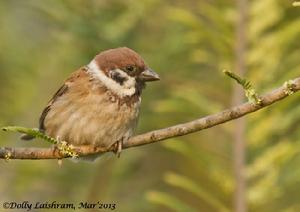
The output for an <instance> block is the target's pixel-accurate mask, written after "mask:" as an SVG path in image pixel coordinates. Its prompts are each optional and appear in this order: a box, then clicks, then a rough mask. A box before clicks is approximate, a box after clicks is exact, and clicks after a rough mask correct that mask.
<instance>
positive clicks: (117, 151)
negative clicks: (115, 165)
mask: <svg viewBox="0 0 300 212" xmlns="http://www.w3.org/2000/svg"><path fill="white" fill-rule="evenodd" d="M122 145H123V141H122V140H120V141H117V142H116V143H115V147H114V151H113V152H114V153H115V154H116V155H117V157H118V158H120V156H121V152H122Z"/></svg>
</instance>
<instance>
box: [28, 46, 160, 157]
mask: <svg viewBox="0 0 300 212" xmlns="http://www.w3.org/2000/svg"><path fill="white" fill-rule="evenodd" d="M156 80H159V76H158V74H157V73H155V72H154V71H153V70H152V69H150V68H149V67H148V66H147V65H146V63H145V61H144V60H143V58H142V57H141V56H140V55H139V54H138V53H136V52H135V51H134V50H132V49H130V48H127V47H121V48H115V49H109V50H106V51H103V52H100V53H99V54H98V55H96V56H95V57H94V59H93V60H92V61H91V62H90V63H89V64H88V65H86V66H83V67H81V68H79V69H78V70H77V71H75V72H73V73H72V74H71V75H70V77H69V78H68V79H67V80H65V82H64V84H63V85H62V86H61V87H60V88H59V89H58V91H57V92H56V93H55V94H54V96H53V97H52V99H51V100H50V101H49V102H48V104H47V106H46V107H45V109H44V110H43V112H42V114H41V116H40V119H39V130H40V131H41V132H43V133H45V134H46V135H48V136H51V137H53V138H59V140H61V141H65V142H67V143H68V144H70V145H73V146H80V145H92V146H95V147H103V148H110V147H112V146H113V145H115V147H116V148H117V149H116V152H117V153H118V156H119V155H120V152H121V149H122V145H123V144H125V143H126V142H127V141H128V139H129V138H130V137H131V136H132V135H133V133H134V130H135V128H136V126H137V121H138V117H139V111H140V105H141V94H142V90H143V89H144V88H145V83H146V82H150V81H156ZM23 139H27V140H28V139H31V138H30V137H28V136H27V137H26V136H25V137H23Z"/></svg>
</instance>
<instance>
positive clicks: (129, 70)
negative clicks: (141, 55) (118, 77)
mask: <svg viewBox="0 0 300 212" xmlns="http://www.w3.org/2000/svg"><path fill="white" fill-rule="evenodd" d="M125 70H126V71H127V72H128V73H132V72H134V71H135V67H134V66H126V67H125Z"/></svg>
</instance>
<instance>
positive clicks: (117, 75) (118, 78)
mask: <svg viewBox="0 0 300 212" xmlns="http://www.w3.org/2000/svg"><path fill="white" fill-rule="evenodd" d="M111 78H112V79H113V80H114V81H116V82H117V83H119V84H120V85H123V84H124V82H126V81H127V78H126V77H122V76H121V74H120V73H118V72H113V73H112V74H111Z"/></svg>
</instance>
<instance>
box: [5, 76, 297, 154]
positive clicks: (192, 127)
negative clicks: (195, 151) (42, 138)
mask: <svg viewBox="0 0 300 212" xmlns="http://www.w3.org/2000/svg"><path fill="white" fill-rule="evenodd" d="M299 90H300V77H299V78H296V79H294V80H290V81H288V82H286V83H285V84H284V85H283V86H281V87H279V88H277V89H275V90H273V91H271V92H269V93H267V94H265V95H263V96H261V97H260V99H261V104H255V103H249V102H248V103H244V104H241V105H238V106H235V107H233V108H230V109H227V110H224V111H222V112H219V113H216V114H213V115H209V116H206V117H203V118H200V119H196V120H194V121H190V122H186V123H183V124H178V125H175V126H171V127H168V128H164V129H160V130H154V131H151V132H148V133H144V134H141V135H137V136H134V137H132V138H131V139H129V141H128V142H126V144H124V145H123V148H124V149H127V148H131V147H136V146H141V145H146V144H150V143H155V142H157V141H162V140H166V139H168V138H172V137H178V136H183V135H187V134H190V133H193V132H197V131H200V130H203V129H207V128H211V127H214V126H216V125H219V124H222V123H225V122H228V121H231V120H234V119H237V118H240V117H242V116H245V115H246V114H248V113H252V112H255V111H257V110H260V109H262V108H264V107H267V106H269V105H271V104H273V103H275V102H277V101H280V100H282V99H284V98H285V97H287V96H289V95H291V94H292V93H295V92H297V91H299ZM75 150H76V151H77V152H78V154H79V156H84V155H89V154H94V153H101V152H109V151H113V150H114V148H113V147H111V148H109V149H103V148H99V147H92V146H80V147H76V148H75ZM66 157H69V156H65V155H63V154H62V153H60V152H59V151H58V150H57V149H51V148H11V147H2V148H0V158H2V159H32V160H36V159H60V158H66Z"/></svg>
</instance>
